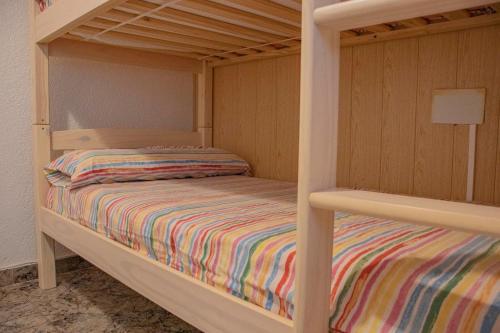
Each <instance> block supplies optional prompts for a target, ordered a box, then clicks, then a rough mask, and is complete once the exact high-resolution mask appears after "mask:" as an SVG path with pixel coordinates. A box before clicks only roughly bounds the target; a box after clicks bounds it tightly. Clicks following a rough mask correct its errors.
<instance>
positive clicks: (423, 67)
mask: <svg viewBox="0 0 500 333" xmlns="http://www.w3.org/2000/svg"><path fill="white" fill-rule="evenodd" d="M457 48H458V36H457V33H447V34H440V35H434V36H428V37H423V38H421V39H420V45H419V64H418V66H419V67H418V68H419V73H418V94H417V97H418V103H417V115H416V141H415V178H414V189H413V194H415V195H417V196H424V197H431V198H437V199H450V197H451V184H452V173H451V172H450V171H451V170H452V164H453V137H454V130H453V125H446V124H432V123H431V111H432V110H431V109H432V108H431V105H432V90H433V89H438V88H452V89H453V88H456V73H457Z"/></svg>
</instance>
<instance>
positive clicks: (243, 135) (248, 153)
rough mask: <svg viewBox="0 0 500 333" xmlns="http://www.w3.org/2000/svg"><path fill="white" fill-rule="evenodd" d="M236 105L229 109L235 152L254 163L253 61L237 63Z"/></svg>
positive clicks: (255, 93)
mask: <svg viewBox="0 0 500 333" xmlns="http://www.w3.org/2000/svg"><path fill="white" fill-rule="evenodd" d="M238 67H239V69H238V75H237V77H238V81H237V91H236V96H237V100H238V101H237V104H236V105H237V106H236V107H235V108H233V109H232V110H231V112H233V113H235V115H236V119H237V120H236V124H235V130H236V133H235V134H236V135H235V136H234V139H235V141H236V152H237V153H238V155H240V156H241V157H242V158H244V159H245V160H247V161H248V162H249V163H250V164H251V165H252V166H254V165H255V127H256V124H255V114H256V111H255V110H256V109H257V71H256V64H255V63H241V64H239V65H238Z"/></svg>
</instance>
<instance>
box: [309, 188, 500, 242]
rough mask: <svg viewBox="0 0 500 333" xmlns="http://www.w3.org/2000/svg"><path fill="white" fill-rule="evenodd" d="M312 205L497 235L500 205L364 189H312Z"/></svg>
mask: <svg viewBox="0 0 500 333" xmlns="http://www.w3.org/2000/svg"><path fill="white" fill-rule="evenodd" d="M310 202H311V205H312V206H313V207H316V208H322V209H330V210H341V211H347V212H352V213H355V214H362V215H369V216H373V217H380V218H384V219H391V220H399V221H405V222H411V223H415V224H421V225H429V226H436V227H444V228H450V229H456V230H460V231H465V232H472V233H480V234H486V235H490V236H494V237H499V236H500V208H496V207H488V206H481V205H473V204H466V203H459V202H450V201H444V200H433V199H424V198H416V197H409V196H402V195H395V194H386V193H376V192H367V191H342V190H341V191H335V190H332V191H325V192H316V193H312V194H311V196H310Z"/></svg>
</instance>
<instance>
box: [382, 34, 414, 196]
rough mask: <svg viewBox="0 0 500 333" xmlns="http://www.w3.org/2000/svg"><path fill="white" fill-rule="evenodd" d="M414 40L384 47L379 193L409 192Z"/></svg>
mask: <svg viewBox="0 0 500 333" xmlns="http://www.w3.org/2000/svg"><path fill="white" fill-rule="evenodd" d="M417 77H418V40H417V39H404V40H397V41H391V42H387V43H385V49H384V86H383V115H382V147H381V164H380V165H381V167H380V169H381V170H380V190H381V191H383V192H390V193H401V194H410V193H411V191H412V189H413V168H414V151H415V112H416V108H417Z"/></svg>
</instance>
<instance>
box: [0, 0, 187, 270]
mask: <svg viewBox="0 0 500 333" xmlns="http://www.w3.org/2000/svg"><path fill="white" fill-rule="evenodd" d="M29 2H30V1H28V0H24V1H21V0H0V45H2V47H1V48H0V115H1V117H0V212H1V213H0V269H1V268H5V267H10V266H15V265H20V264H24V263H29V262H34V261H35V260H36V253H35V240H34V228H35V227H34V217H33V200H32V197H33V187H32V170H31V168H32V164H31V163H32V160H31V140H32V139H31V79H30V75H31V74H30V57H29V18H28V7H27V6H28V3H29ZM50 76H51V79H50V82H49V84H50V87H51V95H50V103H51V111H52V112H51V117H52V128H53V129H65V128H79V127H80V128H95V127H165V128H171V129H191V128H192V121H193V120H192V108H193V105H192V96H193V87H192V75H191V74H189V73H178V72H169V71H160V70H153V69H146V68H139V67H133V66H123V65H116V64H103V63H94V62H87V61H82V60H76V59H64V58H57V59H52V60H51V62H50ZM173 91H175V93H173ZM65 111H66V112H65ZM65 254H67V252H65V251H59V255H60V256H61V255H65Z"/></svg>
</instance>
